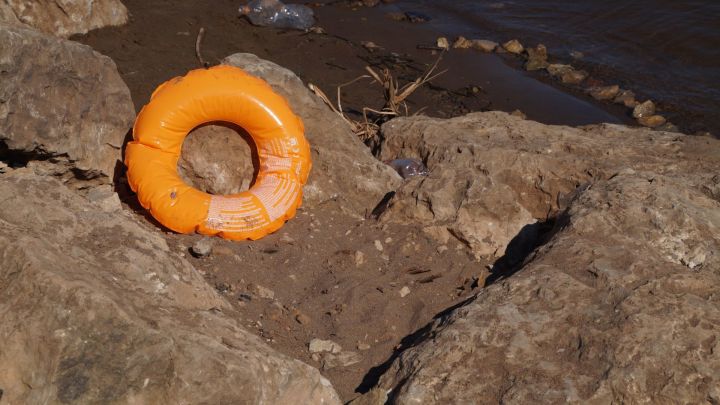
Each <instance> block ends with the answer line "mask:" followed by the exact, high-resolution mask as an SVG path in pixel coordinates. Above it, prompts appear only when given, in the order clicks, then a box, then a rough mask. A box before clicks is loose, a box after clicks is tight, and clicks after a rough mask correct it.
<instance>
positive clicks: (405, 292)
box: [400, 286, 410, 298]
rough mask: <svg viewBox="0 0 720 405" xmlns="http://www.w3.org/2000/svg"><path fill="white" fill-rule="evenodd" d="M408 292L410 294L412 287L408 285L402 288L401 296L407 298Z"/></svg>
mask: <svg viewBox="0 0 720 405" xmlns="http://www.w3.org/2000/svg"><path fill="white" fill-rule="evenodd" d="M408 294H410V288H408V286H404V287H403V288H401V289H400V298H405V297H406V296H407V295H408Z"/></svg>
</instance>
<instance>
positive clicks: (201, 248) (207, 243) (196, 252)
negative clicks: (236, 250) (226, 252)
mask: <svg viewBox="0 0 720 405" xmlns="http://www.w3.org/2000/svg"><path fill="white" fill-rule="evenodd" d="M212 249H213V240H212V239H211V238H209V237H204V238H202V239H200V240H198V241H196V242H195V243H193V245H192V247H191V248H190V251H191V252H192V254H193V256H195V257H205V256H208V255H210V253H212Z"/></svg>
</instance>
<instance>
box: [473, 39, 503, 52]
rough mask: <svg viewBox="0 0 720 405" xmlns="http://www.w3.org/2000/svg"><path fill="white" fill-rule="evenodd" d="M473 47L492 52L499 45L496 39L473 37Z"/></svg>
mask: <svg viewBox="0 0 720 405" xmlns="http://www.w3.org/2000/svg"><path fill="white" fill-rule="evenodd" d="M472 47H473V48H475V49H477V50H478V51H482V52H486V53H490V52H493V51H494V50H495V49H497V47H498V43H497V42H494V41H488V40H487V39H473V41H472Z"/></svg>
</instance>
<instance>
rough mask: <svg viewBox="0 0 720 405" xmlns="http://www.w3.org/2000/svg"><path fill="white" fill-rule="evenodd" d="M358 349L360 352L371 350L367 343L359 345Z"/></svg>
mask: <svg viewBox="0 0 720 405" xmlns="http://www.w3.org/2000/svg"><path fill="white" fill-rule="evenodd" d="M357 349H358V350H370V345H369V344H367V343H358V345H357Z"/></svg>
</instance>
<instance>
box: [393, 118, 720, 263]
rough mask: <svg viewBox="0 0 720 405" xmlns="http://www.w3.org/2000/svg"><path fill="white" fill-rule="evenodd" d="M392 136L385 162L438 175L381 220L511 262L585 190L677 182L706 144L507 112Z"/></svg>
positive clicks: (424, 121)
mask: <svg viewBox="0 0 720 405" xmlns="http://www.w3.org/2000/svg"><path fill="white" fill-rule="evenodd" d="M382 135H383V139H384V141H383V143H382V145H381V148H380V158H381V159H389V158H392V157H395V156H406V157H413V158H416V159H420V160H422V161H423V162H425V163H426V164H427V167H428V169H429V175H428V176H427V177H414V178H411V179H408V180H406V182H405V183H404V184H403V185H402V186H401V187H399V188H398V190H397V192H396V194H395V196H394V197H393V198H392V199H391V200H390V202H389V204H388V207H387V209H386V210H385V212H384V213H383V214H382V215H381V216H380V220H381V221H383V222H392V223H403V224H420V225H422V226H424V227H429V228H430V229H434V230H442V231H444V232H434V233H433V234H437V235H438V243H439V244H446V243H447V239H446V238H447V235H451V236H452V237H453V238H455V239H456V240H457V241H458V242H460V243H462V244H464V245H465V246H467V247H468V248H469V249H470V250H471V251H472V252H473V254H474V255H475V256H476V257H477V258H478V259H481V258H483V257H488V258H493V257H495V258H499V257H502V256H505V255H508V254H509V255H510V256H513V257H515V259H513V260H510V261H511V262H513V261H515V260H520V259H521V258H522V257H523V252H525V251H526V249H529V248H531V246H532V244H529V241H532V240H536V239H537V238H538V237H539V235H540V233H541V232H542V230H543V229H544V228H545V227H546V226H547V225H542V223H543V221H545V220H546V218H547V217H548V215H549V214H548V213H553V212H554V213H557V212H560V211H561V210H562V209H564V207H565V205H566V200H568V198H569V197H568V196H572V195H574V193H575V192H576V190H578V189H580V188H582V187H584V185H587V184H590V183H592V182H593V181H597V180H598V179H599V178H607V177H608V176H612V175H613V174H614V173H616V172H617V171H618V170H620V169H622V168H634V169H638V170H639V169H648V170H656V171H658V172H659V173H667V174H670V175H671V174H672V173H673V172H674V171H676V170H680V168H681V167H684V168H687V169H689V168H690V167H691V166H692V165H693V164H694V159H680V160H679V159H677V157H676V156H677V155H678V150H682V148H684V147H687V148H691V146H690V145H695V142H696V141H695V140H694V139H693V138H687V139H685V138H684V140H683V141H682V142H678V141H675V140H674V138H673V136H672V135H670V134H658V133H655V132H653V131H649V130H643V129H631V128H628V127H624V126H619V125H596V126H589V127H584V128H582V129H579V128H570V127H565V126H549V125H543V124H539V123H537V122H534V121H529V120H523V119H520V118H517V117H513V116H511V115H509V114H506V113H502V112H487V113H473V114H468V115H466V116H462V117H456V118H452V119H438V118H429V117H409V118H396V119H393V120H391V121H388V122H387V123H386V124H384V125H383V126H382ZM619 140H622V142H619ZM695 147H699V148H701V149H702V147H700V146H692V148H695ZM691 151H692V149H690V150H688V152H686V153H690V152H691ZM719 156H720V155H719ZM719 167H720V166H719ZM713 171H714V169H713V170H711V169H709V168H708V172H707V173H704V174H701V175H700V178H704V177H706V176H707V175H708V174H709V173H711V172H713ZM698 181H699V179H698ZM441 235H445V236H444V238H440V236H441ZM509 247H510V248H509ZM508 248H509V249H508Z"/></svg>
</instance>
